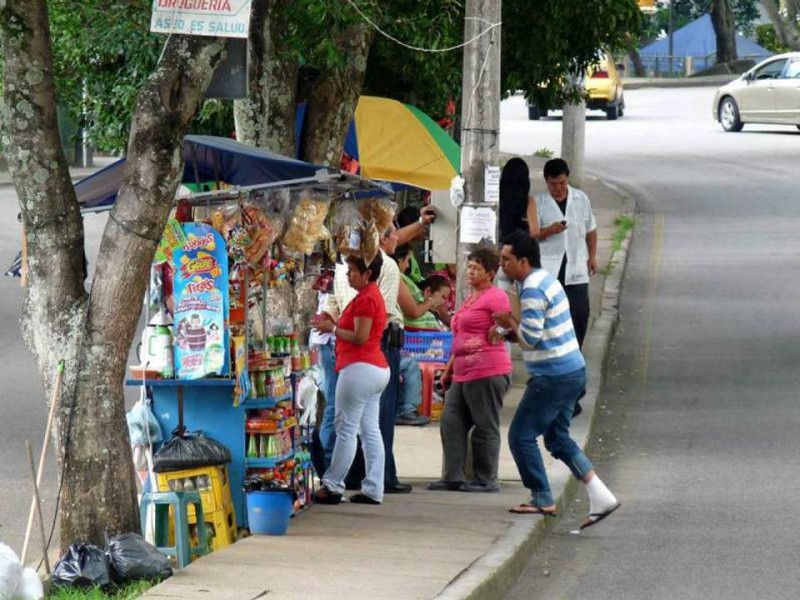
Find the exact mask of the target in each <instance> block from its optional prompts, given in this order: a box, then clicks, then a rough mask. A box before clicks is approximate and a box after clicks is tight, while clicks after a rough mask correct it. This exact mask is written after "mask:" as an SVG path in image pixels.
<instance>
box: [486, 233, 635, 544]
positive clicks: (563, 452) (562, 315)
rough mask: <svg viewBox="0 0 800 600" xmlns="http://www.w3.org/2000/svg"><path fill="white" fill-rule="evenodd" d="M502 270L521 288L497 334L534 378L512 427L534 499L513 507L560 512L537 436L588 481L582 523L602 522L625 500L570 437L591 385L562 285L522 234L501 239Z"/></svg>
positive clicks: (515, 452)
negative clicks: (516, 347)
mask: <svg viewBox="0 0 800 600" xmlns="http://www.w3.org/2000/svg"><path fill="white" fill-rule="evenodd" d="M500 262H501V265H502V267H503V271H504V272H505V273H506V275H508V277H509V278H511V279H512V280H513V281H516V282H517V283H518V285H519V286H520V293H519V298H520V311H521V314H520V316H519V317H517V316H516V315H513V314H511V313H502V314H501V313H497V314H495V315H494V319H495V322H496V323H497V325H499V327H498V328H493V330H492V331H491V332H490V336H491V337H492V339H495V340H499V337H500V336H505V335H507V334H509V333H510V334H511V335H512V336H514V338H515V339H516V340H517V341H518V342H519V344H520V346H522V348H523V356H524V359H525V366H526V367H527V369H528V373H529V374H530V376H531V378H530V379H529V380H528V385H527V388H526V389H525V393H524V394H523V396H522V400H521V402H520V404H519V407H518V408H517V412H516V414H515V415H514V419H513V420H512V422H511V427H510V429H509V431H508V444H509V446H510V447H511V454H512V456H513V457H514V462H515V463H516V465H517V469H518V470H519V474H520V476H521V477H522V483H523V485H525V487H526V488H528V489H529V490H530V492H531V500H530V501H529V502H524V503H522V504H519V505H517V506H515V507H513V508H511V509H510V512H512V513H517V514H533V515H546V516H551V517H552V516H555V514H556V504H555V499H554V498H553V494H552V492H551V491H550V483H549V481H548V479H547V471H546V470H545V467H544V462H543V460H542V454H541V452H540V451H539V445H538V443H537V438H538V437H539V436H540V435H543V436H544V445H545V448H547V450H548V451H549V452H550V453H551V454H552V455H553V458H556V459H558V460H560V461H562V462H563V463H564V464H565V465H567V467H568V468H569V469H570V471H572V474H573V475H575V477H576V478H577V479H579V480H580V481H582V482H583V483H584V484H585V485H586V491H587V492H588V495H589V516H588V517H587V518H586V519H585V520H584V521H583V523H581V529H585V528H586V527H591V526H592V525H594V524H596V523H598V522H600V521H602V520H603V519H605V518H606V517H607V516H609V515H610V514H611V513H613V512H614V511H615V510H617V509H618V508H619V506H620V503H619V502H618V501H617V498H616V497H615V496H614V494H612V493H611V491H610V490H609V489H608V488H607V487H606V485H605V484H604V483H603V482H602V481H601V480H600V478H599V477H598V476H597V474H596V473H595V471H594V467H593V466H592V463H591V462H590V461H589V459H588V458H587V456H586V454H584V452H583V450H581V449H580V447H579V446H578V445H577V444H576V443H575V442H574V441H573V440H572V438H570V436H569V425H570V421H571V418H572V413H573V411H574V410H575V403H576V402H577V401H578V399H579V398H580V397H581V396H582V395H583V392H584V390H585V388H586V363H585V362H584V360H583V355H582V354H581V352H580V348H579V347H578V340H577V338H576V336H575V329H574V327H573V325H572V318H571V316H570V312H569V300H568V299H567V295H566V293H565V292H564V288H563V287H562V286H561V284H560V283H559V282H558V280H557V279H556V278H555V277H554V276H553V275H552V274H550V273H548V272H547V271H545V270H544V269H542V268H541V260H540V255H539V245H538V244H537V242H536V240H534V239H533V238H531V237H530V236H529V235H528V234H527V233H525V232H514V233H512V234H511V235H509V236H508V237H507V238H506V239H504V240H503V249H502V251H501V253H500Z"/></svg>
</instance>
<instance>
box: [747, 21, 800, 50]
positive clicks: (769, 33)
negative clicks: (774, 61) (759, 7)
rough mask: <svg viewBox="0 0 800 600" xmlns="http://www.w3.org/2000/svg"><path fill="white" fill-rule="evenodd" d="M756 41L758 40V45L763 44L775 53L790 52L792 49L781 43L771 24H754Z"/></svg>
mask: <svg viewBox="0 0 800 600" xmlns="http://www.w3.org/2000/svg"><path fill="white" fill-rule="evenodd" d="M756 42H758V45H759V46H763V47H764V48H766V49H767V50H769V51H771V52H774V53H775V54H781V53H783V52H791V50H792V49H791V48H790V47H789V46H784V45H783V44H781V41H780V40H779V39H778V34H777V33H775V27H774V26H773V25H756Z"/></svg>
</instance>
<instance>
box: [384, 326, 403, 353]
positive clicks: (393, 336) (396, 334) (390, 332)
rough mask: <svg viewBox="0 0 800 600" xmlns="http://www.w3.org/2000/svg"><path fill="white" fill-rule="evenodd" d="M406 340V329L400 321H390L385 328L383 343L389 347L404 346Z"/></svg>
mask: <svg viewBox="0 0 800 600" xmlns="http://www.w3.org/2000/svg"><path fill="white" fill-rule="evenodd" d="M404 342H405V331H403V328H402V327H400V324H399V323H389V324H388V325H387V326H386V329H384V330H383V336H382V337H381V344H383V345H384V346H386V347H387V348H402V347H403V343H404Z"/></svg>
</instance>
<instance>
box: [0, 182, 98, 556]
mask: <svg viewBox="0 0 800 600" xmlns="http://www.w3.org/2000/svg"><path fill="white" fill-rule="evenodd" d="M18 212H19V205H18V203H17V196H16V193H15V191H14V188H13V187H11V186H8V185H0V273H5V271H6V269H7V268H8V266H9V265H10V264H11V261H12V260H13V259H14V257H15V256H16V255H17V252H19V249H20V247H21V246H20V238H21V227H20V225H19V223H18V222H17V213H18ZM105 220H106V217H105V215H89V216H87V217H85V218H84V226H85V236H86V247H87V256H88V257H89V270H90V274H91V273H92V272H93V269H94V262H95V261H94V257H95V256H96V255H97V252H98V249H99V247H100V236H101V234H102V230H103V227H104V226H105ZM22 299H23V290H22V288H21V287H20V285H19V279H10V278H8V277H2V276H0V339H2V340H3V343H2V344H0V381H2V382H3V384H2V388H3V389H2V392H0V541H1V542H3V543H6V544H8V545H9V546H11V547H12V548H13V549H14V550H15V551H16V552H17V553H19V552H21V550H22V542H23V538H24V534H25V524H26V522H27V519H28V509H29V506H30V504H29V503H30V498H31V493H32V491H33V488H32V484H31V478H30V475H29V473H30V467H29V466H28V459H27V454H26V451H25V440H30V441H31V443H32V444H33V447H34V453H35V456H36V457H37V462H38V455H39V449H40V447H41V443H42V439H43V437H44V429H45V425H46V422H47V403H46V400H45V398H44V391H43V388H42V382H41V376H40V374H39V372H38V370H37V368H36V363H35V361H34V359H33V355H32V354H31V353H30V352H29V351H28V349H27V347H26V346H25V344H24V343H23V341H22V338H21V334H20V327H19V317H20V308H21V305H22ZM50 456H51V457H52V456H53V453H52V448H51V450H50ZM57 483H58V482H57V477H56V469H55V463H54V461H52V460H51V461H50V462H49V463H48V465H47V467H46V469H45V476H44V480H43V486H42V503H43V508H44V512H45V520H46V522H47V530H48V532H49V530H50V524H51V523H52V517H53V512H54V510H53V509H54V506H55V497H56V492H57V488H58V485H57ZM37 531H38V530H36V529H34V533H35V535H34V538H33V540H34V541H33V543H32V547H31V557H34V556H40V555H41V554H40V547H41V544H40V543H39V535H38V533H36V532H37ZM55 539H56V540H58V538H57V537H56V538H55Z"/></svg>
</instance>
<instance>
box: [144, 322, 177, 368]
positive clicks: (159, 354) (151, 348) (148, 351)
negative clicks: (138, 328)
mask: <svg viewBox="0 0 800 600" xmlns="http://www.w3.org/2000/svg"><path fill="white" fill-rule="evenodd" d="M139 360H140V362H141V363H142V366H145V367H147V368H148V369H156V370H158V371H159V372H160V373H161V376H162V377H172V375H173V369H172V332H171V331H170V328H169V326H168V325H148V326H147V327H145V328H144V331H143V332H142V344H141V352H140V356H139Z"/></svg>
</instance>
